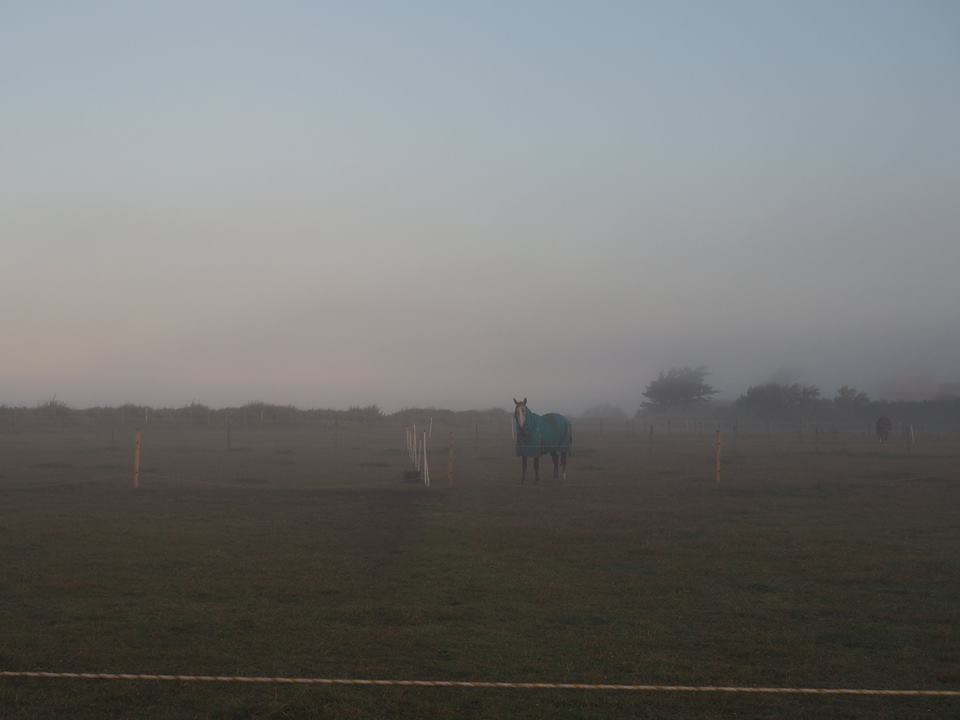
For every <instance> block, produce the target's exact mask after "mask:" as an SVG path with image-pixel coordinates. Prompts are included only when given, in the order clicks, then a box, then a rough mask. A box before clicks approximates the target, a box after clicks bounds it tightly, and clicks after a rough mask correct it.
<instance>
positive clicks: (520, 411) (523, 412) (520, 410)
mask: <svg viewBox="0 0 960 720" xmlns="http://www.w3.org/2000/svg"><path fill="white" fill-rule="evenodd" d="M514 416H515V417H516V418H517V427H519V428H520V429H521V430H523V428H524V427H526V425H527V406H526V405H517V409H516V410H515V411H514Z"/></svg>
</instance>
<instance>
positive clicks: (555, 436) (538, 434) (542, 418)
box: [514, 410, 573, 457]
mask: <svg viewBox="0 0 960 720" xmlns="http://www.w3.org/2000/svg"><path fill="white" fill-rule="evenodd" d="M514 425H515V426H516V427H515V428H514V429H515V430H516V435H517V457H540V456H541V455H546V454H547V453H567V454H568V455H569V454H570V453H571V451H572V449H573V427H572V426H571V424H570V421H569V420H567V419H566V418H565V417H564V416H563V415H557V414H556V413H547V414H546V415H537V414H536V413H532V412H530V411H529V410H528V411H527V422H526V427H524V428H523V429H521V428H520V425H519V423H517V421H516V420H514Z"/></svg>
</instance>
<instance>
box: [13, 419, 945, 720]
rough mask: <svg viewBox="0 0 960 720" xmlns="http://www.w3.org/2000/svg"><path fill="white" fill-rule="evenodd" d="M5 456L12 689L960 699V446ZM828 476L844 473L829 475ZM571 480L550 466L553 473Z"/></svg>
mask: <svg viewBox="0 0 960 720" xmlns="http://www.w3.org/2000/svg"><path fill="white" fill-rule="evenodd" d="M448 430H449V428H445V427H439V426H438V427H437V428H435V430H434V436H435V438H440V440H438V441H435V444H436V445H437V446H438V447H437V450H436V451H435V452H434V454H433V455H432V461H431V462H432V466H431V469H432V474H433V487H432V488H430V489H426V488H424V487H422V486H421V485H416V484H403V483H402V482H400V478H401V474H402V471H403V470H405V469H409V466H408V460H407V458H406V455H405V453H404V451H403V449H402V447H401V445H402V438H403V430H402V428H401V427H399V426H396V425H392V424H390V423H389V422H387V421H383V422H381V423H372V424H368V425H363V426H360V425H355V426H345V427H343V428H341V430H340V431H339V433H337V434H336V436H335V435H334V434H333V432H332V431H330V430H320V429H268V428H263V429H261V428H241V429H234V430H233V431H232V436H231V448H230V449H229V450H227V449H226V447H225V446H226V443H225V437H224V432H223V430H222V429H219V430H212V429H211V430H207V429H177V428H156V429H153V428H150V427H148V429H147V430H146V431H145V433H144V460H143V474H142V477H141V487H140V489H139V490H138V491H136V492H134V491H133V489H132V488H131V472H130V470H131V465H132V451H133V440H132V432H133V431H132V429H130V428H126V429H124V430H123V431H122V432H121V431H120V430H118V431H117V432H116V436H115V440H112V439H111V432H110V430H109V429H108V430H106V431H103V430H102V429H101V430H98V429H87V430H70V429H66V430H52V429H51V430H45V431H34V432H27V431H20V432H9V431H8V432H5V433H3V434H0V669H3V670H49V671H94V672H96V671H104V672H114V671H115V672H145V673H201V674H244V675H299V676H329V677H361V678H409V679H475V680H510V681H538V680H542V681H570V682H631V683H632V682H641V683H671V684H674V683H675V684H694V685H697V684H728V685H734V684H745V685H789V686H814V687H840V686H844V687H867V688H926V689H960V553H958V548H960V438H946V437H943V438H921V442H920V444H919V445H918V447H917V448H916V449H915V451H914V452H913V453H907V452H906V451H905V449H904V448H902V447H899V446H888V447H881V446H879V445H877V444H876V443H875V441H874V440H873V439H872V438H868V437H866V436H859V437H854V436H849V437H834V436H831V437H830V438H825V439H824V440H823V442H821V444H820V447H819V449H817V448H815V447H814V446H813V445H812V443H811V442H810V439H809V438H807V439H806V440H804V439H803V438H800V437H798V436H796V435H790V436H787V435H751V436H743V437H740V438H738V439H737V447H736V449H734V448H733V447H732V443H730V442H728V443H727V445H728V447H726V448H725V450H724V453H725V454H724V464H723V476H722V482H721V483H720V484H719V485H717V484H716V483H715V482H714V480H713V456H712V443H713V439H712V437H710V436H709V435H706V434H705V435H697V434H679V433H678V434H672V435H666V434H660V435H658V436H657V437H655V438H654V440H653V444H652V445H651V444H650V440H649V438H648V437H647V436H646V435H644V434H638V435H634V434H632V433H631V432H629V431H628V430H623V429H621V430H617V431H612V430H608V431H607V432H605V433H601V432H599V430H597V429H590V428H586V427H583V428H578V432H577V453H576V455H575V457H574V458H572V460H571V464H570V474H569V478H568V481H567V482H558V481H554V480H552V479H550V473H549V471H547V472H545V473H544V478H543V480H542V481H541V483H540V484H539V485H533V484H532V483H531V482H530V481H529V479H528V483H527V485H524V486H521V485H520V484H519V460H518V459H516V458H514V457H513V456H512V447H511V440H510V437H509V434H508V433H507V430H506V428H501V429H499V430H496V431H495V430H494V428H492V427H490V428H481V431H482V432H481V436H480V441H479V443H476V442H475V440H474V432H473V428H472V427H471V428H468V429H467V428H464V429H458V430H457V446H456V462H455V467H456V472H455V478H454V483H453V485H452V486H448V483H447V477H446V469H447V456H446V450H445V447H443V448H441V447H439V446H441V445H444V446H445V444H446V437H447V433H448ZM817 450H819V451H817ZM546 466H549V462H547V463H546V464H545V467H546ZM0 717H2V718H4V719H13V718H54V717H56V718H62V717H71V718H101V717H131V718H132V717H138V718H145V717H151V718H153V717H157V718H161V717H162V718H192V717H197V718H203V717H216V718H253V717H275V718H299V717H318V718H327V717H339V718H382V717H404V718H424V717H489V718H504V717H537V718H540V717H542V718H568V717H569V718H573V717H582V718H597V717H601V718H602V717H610V718H613V717H649V718H686V717H699V718H702V717H707V718H734V717H736V718H754V717H768V718H823V717H843V718H860V717H862V718H917V717H931V718H948V717H960V701H958V700H957V699H949V698H928V699H909V698H841V697H796V696H718V695H697V696H692V695H678V694H628V693H595V692H594V693H591V692H585V691H553V690H535V691H530V690H466V689H409V688H408V689H403V688H333V689H330V688H306V687H274V686H226V685H186V684H177V683H152V682H139V683H133V682H114V683H107V682H92V681H88V682H82V681H63V680H56V681H54V680H0Z"/></svg>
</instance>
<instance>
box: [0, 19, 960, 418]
mask: <svg viewBox="0 0 960 720" xmlns="http://www.w3.org/2000/svg"><path fill="white" fill-rule="evenodd" d="M0 110H2V111H0V250H2V252H0V326H2V327H3V336H2V339H0V402H8V403H10V402H17V403H20V402H27V403H33V402H36V401H38V400H42V399H45V398H49V397H50V396H51V395H53V394H54V393H56V394H57V396H58V397H59V398H62V399H64V400H66V401H67V402H70V403H73V404H77V405H86V404H95V403H101V402H106V403H109V402H121V401H126V400H130V401H135V402H150V403H155V404H179V403H183V402H189V401H190V400H199V401H202V402H207V403H210V404H214V405H217V404H223V403H236V402H245V401H247V400H252V399H262V400H267V401H273V402H295V403H297V404H301V405H346V404H351V403H367V402H377V403H380V404H381V405H382V406H385V407H387V408H389V409H393V408H397V407H401V406H404V405H420V404H433V405H442V406H453V407H466V406H471V405H477V404H481V405H490V404H503V403H504V402H509V399H510V397H511V396H512V395H524V394H525V395H527V396H529V397H531V399H532V398H537V399H538V400H540V402H538V403H536V405H535V407H540V408H544V407H546V406H550V407H553V408H556V409H566V410H568V411H576V410H578V409H581V408H582V407H585V406H586V405H589V404H592V403H593V402H599V401H614V402H619V403H620V404H622V405H623V406H624V407H626V408H627V409H629V410H632V409H634V408H635V406H636V402H637V399H638V396H639V392H640V390H641V389H642V387H643V385H644V384H645V383H646V382H647V381H649V380H650V379H651V378H652V377H653V376H655V374H656V372H657V370H659V369H662V368H664V367H667V366H669V365H670V364H674V363H680V364H706V365H708V366H710V367H711V368H712V370H713V371H714V374H713V382H714V383H715V384H716V385H717V386H718V387H720V388H721V390H722V391H723V393H724V395H726V396H735V395H736V394H738V393H739V392H742V391H743V390H744V389H745V387H746V385H747V384H749V383H751V382H753V383H756V382H763V381H764V380H766V379H768V378H769V377H770V376H771V375H772V374H773V373H775V372H778V371H779V370H782V369H784V368H786V369H788V371H789V372H791V373H793V374H795V375H796V376H797V377H798V379H803V380H805V381H808V382H815V383H819V384H821V385H822V386H823V387H824V390H825V391H826V392H828V393H832V391H833V390H834V389H835V387H836V386H837V385H838V384H840V383H841V382H847V383H853V384H858V385H861V386H863V387H865V388H866V389H867V390H871V389H875V388H879V387H880V385H881V384H882V383H883V381H884V380H885V379H887V378H889V377H891V376H893V375H896V374H897V373H899V372H902V371H904V370H918V371H923V372H927V373H929V374H931V375H933V376H934V377H936V378H939V379H942V380H953V381H956V380H960V322H958V320H957V319H956V316H957V314H958V308H960V289H958V288H960V285H958V283H957V275H958V269H960V129H958V128H960V4H958V3H956V2H952V1H950V2H946V1H945V2H933V1H931V2H794V3H785V2H760V1H759V0H757V1H756V2H725V3H714V2H663V3H640V2H636V3H613V2H604V3H588V2H566V3H557V2H537V3H530V2H528V3H522V2H510V3H506V2H502V3H500V2H495V3H474V4H466V3H451V2H434V3H413V2H411V3H356V2H351V3H337V4H333V3H320V2H303V3H290V2H287V3H280V2H278V3H263V2H261V3H237V2H229V3H228V2H218V3H213V2H208V3H193V2H190V3H187V2H163V3H160V2H157V3H147V2H119V1H118V2H109V3H108V2H103V3H98V2H88V3H73V2H60V3H57V2H8V1H5V0H0Z"/></svg>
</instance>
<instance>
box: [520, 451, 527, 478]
mask: <svg viewBox="0 0 960 720" xmlns="http://www.w3.org/2000/svg"><path fill="white" fill-rule="evenodd" d="M520 459H521V460H522V461H523V472H522V473H521V474H520V484H521V485H523V483H525V482H526V481H527V456H526V455H523V456H521V457H520Z"/></svg>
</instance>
